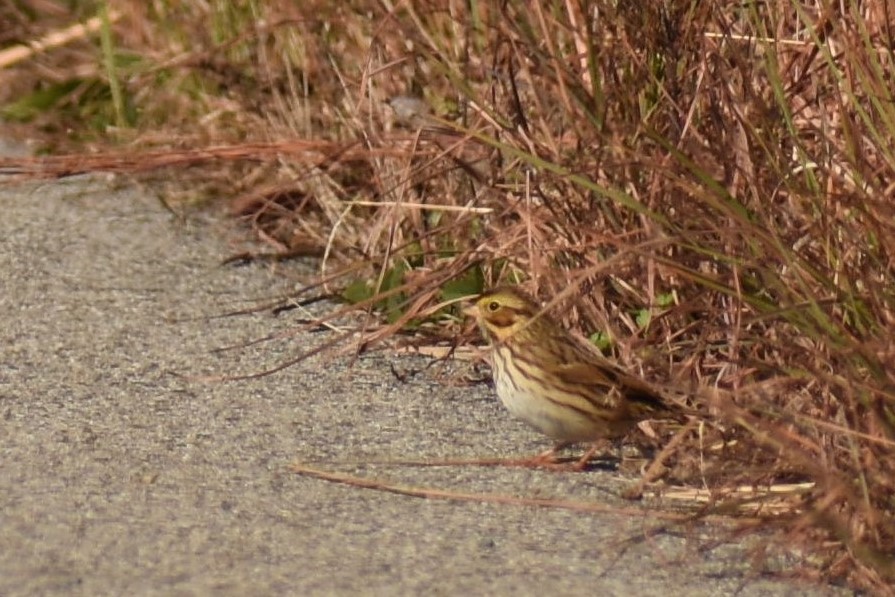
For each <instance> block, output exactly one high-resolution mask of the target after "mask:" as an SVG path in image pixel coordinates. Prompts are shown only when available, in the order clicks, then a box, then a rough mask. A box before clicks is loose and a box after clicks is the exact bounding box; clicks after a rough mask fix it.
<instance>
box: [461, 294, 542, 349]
mask: <svg viewBox="0 0 895 597" xmlns="http://www.w3.org/2000/svg"><path fill="white" fill-rule="evenodd" d="M540 311H541V309H540V308H539V307H538V305H537V303H536V302H535V300H534V299H533V298H531V297H530V296H529V295H527V294H525V293H524V292H522V291H521V290H518V289H516V288H511V287H506V286H502V287H498V288H495V289H494V290H490V291H488V292H485V293H483V294H482V295H481V296H479V298H478V299H476V301H475V303H473V305H472V306H470V307H469V308H467V309H465V310H464V311H463V312H464V313H465V314H466V315H469V316H470V317H475V319H476V321H478V324H479V327H481V328H482V331H483V332H484V333H485V334H486V335H487V336H488V337H490V338H491V340H493V341H498V342H501V341H504V340H506V339H507V338H509V337H510V336H513V335H515V334H517V333H519V332H521V331H522V330H523V329H526V328H528V327H529V326H530V325H531V324H532V323H533V322H534V321H536V320H535V317H536V316H537V315H538V314H539V313H540ZM538 319H540V318H538Z"/></svg>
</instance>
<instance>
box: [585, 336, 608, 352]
mask: <svg viewBox="0 0 895 597" xmlns="http://www.w3.org/2000/svg"><path fill="white" fill-rule="evenodd" d="M588 340H589V341H590V343H591V344H593V345H594V346H596V347H597V348H599V349H600V352H603V353H605V352H608V351H609V349H611V348H612V338H610V337H609V336H607V335H606V334H605V333H603V332H594V333H593V334H591V335H590V336H589V337H588Z"/></svg>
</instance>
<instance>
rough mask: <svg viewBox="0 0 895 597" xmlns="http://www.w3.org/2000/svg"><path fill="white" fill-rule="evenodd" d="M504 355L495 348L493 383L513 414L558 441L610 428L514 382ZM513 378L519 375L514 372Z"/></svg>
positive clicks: (594, 436) (588, 438) (606, 432)
mask: <svg viewBox="0 0 895 597" xmlns="http://www.w3.org/2000/svg"><path fill="white" fill-rule="evenodd" d="M506 367H507V363H506V359H505V358H502V357H501V356H500V355H498V354H497V351H495V354H494V386H495V389H496V390H497V397H498V398H500V401H501V402H502V403H503V405H504V406H505V407H506V408H507V410H508V411H510V412H511V413H512V414H513V415H514V416H516V417H518V418H519V419H522V420H523V421H525V422H526V423H528V424H529V425H531V426H532V427H534V428H535V429H537V430H538V431H540V432H541V433H543V434H544V435H547V436H549V437H552V438H553V439H556V440H560V441H572V442H584V441H594V440H597V439H600V438H603V437H607V436H608V435H610V430H609V428H608V426H606V425H605V424H601V423H600V422H599V421H597V420H595V419H594V418H593V417H589V416H587V415H586V414H584V413H581V412H579V411H576V410H573V409H570V408H567V407H563V406H561V405H560V404H558V403H557V402H556V401H554V400H551V399H550V398H548V397H546V396H545V395H542V394H541V393H536V392H532V391H530V390H529V389H528V388H527V385H529V384H525V383H513V381H512V377H511V376H510V375H507V371H506ZM515 377H516V379H520V375H519V374H518V372H517V375H515Z"/></svg>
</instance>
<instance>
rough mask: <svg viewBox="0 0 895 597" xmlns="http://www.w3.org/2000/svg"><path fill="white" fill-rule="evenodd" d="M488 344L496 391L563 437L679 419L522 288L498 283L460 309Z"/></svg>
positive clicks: (610, 434)
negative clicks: (654, 420) (556, 319)
mask: <svg viewBox="0 0 895 597" xmlns="http://www.w3.org/2000/svg"><path fill="white" fill-rule="evenodd" d="M466 313H467V314H469V315H472V316H474V317H475V318H476V319H477V321H478V323H479V326H480V327H481V329H482V331H483V333H484V334H485V336H486V337H488V338H489V340H490V342H491V355H492V367H493V372H494V384H495V387H496V389H497V396H498V397H499V398H500V400H501V402H502V403H503V404H504V406H506V407H507V409H508V410H509V411H510V412H511V413H513V414H514V415H515V416H517V417H519V418H520V419H522V420H523V421H525V422H526V423H528V424H529V425H531V426H532V427H534V428H535V429H537V430H539V431H541V432H542V433H544V434H545V435H548V436H550V437H552V438H553V439H556V440H558V441H559V442H561V443H569V442H594V441H597V440H600V439H603V438H609V439H615V438H619V437H621V436H623V435H625V434H626V433H627V432H628V431H630V430H631V428H633V427H634V426H635V425H637V423H639V422H640V421H642V420H645V419H651V418H656V419H664V418H680V416H681V414H682V413H681V411H680V410H679V407H677V405H675V404H673V403H670V402H668V401H666V400H665V399H663V398H662V396H661V395H660V394H659V392H658V391H657V390H656V389H654V388H653V387H651V386H650V385H649V384H648V383H646V382H645V381H643V380H641V379H640V378H638V377H635V376H633V375H631V374H629V373H626V372H625V371H623V370H622V369H620V368H619V367H617V366H616V365H614V364H613V363H611V362H609V361H608V360H606V359H605V358H604V357H603V356H602V355H600V354H598V353H597V352H596V350H595V349H591V348H590V347H589V346H588V345H586V344H584V342H583V341H582V340H579V339H577V338H575V337H574V336H572V335H571V334H570V333H569V332H568V331H566V330H565V329H563V328H562V327H561V326H559V325H558V324H557V323H556V322H555V321H553V319H551V318H550V317H549V316H548V315H547V314H546V313H544V312H542V310H541V309H540V308H539V307H538V305H537V303H536V302H535V301H534V300H533V299H532V298H531V297H529V296H528V295H527V294H525V293H524V292H522V291H520V290H518V289H516V288H511V287H499V288H495V289H494V290H491V291H489V292H486V293H484V294H482V295H481V296H480V297H479V298H478V299H477V300H476V302H475V304H474V305H473V306H472V307H470V308H469V309H467V310H466Z"/></svg>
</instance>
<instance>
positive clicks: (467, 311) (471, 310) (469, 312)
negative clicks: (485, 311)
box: [463, 305, 478, 317]
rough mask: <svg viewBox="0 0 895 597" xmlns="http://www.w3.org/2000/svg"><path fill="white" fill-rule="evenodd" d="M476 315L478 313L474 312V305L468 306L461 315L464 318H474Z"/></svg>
mask: <svg viewBox="0 0 895 597" xmlns="http://www.w3.org/2000/svg"><path fill="white" fill-rule="evenodd" d="M477 314H478V313H477V311H476V308H475V305H469V306H468V307H466V308H465V309H463V315H465V316H466V317H476V316H477Z"/></svg>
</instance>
